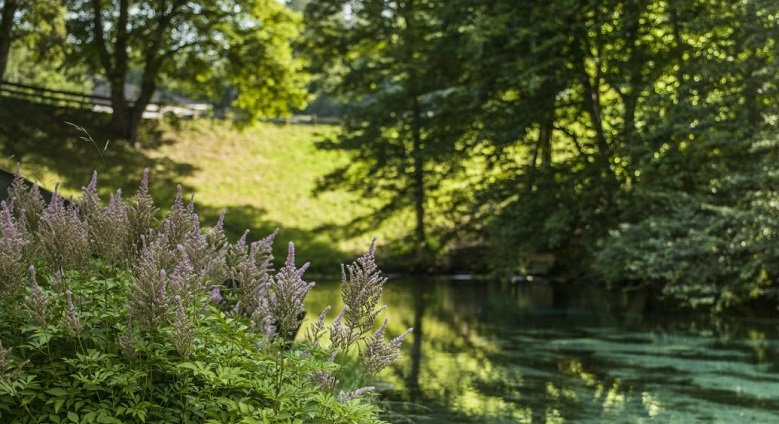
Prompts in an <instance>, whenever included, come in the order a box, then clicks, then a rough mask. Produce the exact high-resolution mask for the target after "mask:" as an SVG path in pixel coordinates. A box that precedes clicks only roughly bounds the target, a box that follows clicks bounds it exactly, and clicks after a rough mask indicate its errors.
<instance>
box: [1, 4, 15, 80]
mask: <svg viewBox="0 0 779 424" xmlns="http://www.w3.org/2000/svg"><path fill="white" fill-rule="evenodd" d="M18 8H19V4H18V3H17V2H16V0H6V2H5V4H4V5H3V10H2V14H1V15H0V81H2V80H3V77H4V76H5V69H6V67H7V66H8V55H9V53H10V52H11V42H12V41H13V27H14V14H15V13H16V10H17V9H18Z"/></svg>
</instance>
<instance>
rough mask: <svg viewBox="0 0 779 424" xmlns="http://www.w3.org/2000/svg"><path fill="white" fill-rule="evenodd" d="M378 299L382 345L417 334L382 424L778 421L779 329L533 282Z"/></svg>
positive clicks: (328, 293)
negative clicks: (384, 310) (386, 333)
mask: <svg viewBox="0 0 779 424" xmlns="http://www.w3.org/2000/svg"><path fill="white" fill-rule="evenodd" d="M337 290H338V287H337V285H336V284H319V285H318V287H317V288H316V289H315V290H314V292H316V294H314V293H313V292H312V299H311V300H312V301H313V303H309V307H310V308H312V307H313V309H312V311H316V310H318V309H317V308H320V307H324V305H325V304H326V303H327V302H328V301H329V300H330V301H331V300H332V299H334V298H336V297H337ZM383 300H384V302H385V303H387V304H388V307H389V316H390V319H391V321H390V327H389V328H390V331H391V333H392V334H391V335H395V334H399V333H400V332H402V331H403V330H404V329H405V328H407V327H410V326H413V327H414V328H415V330H414V333H413V335H412V336H411V337H409V338H408V339H407V341H406V344H405V346H404V351H403V359H402V360H401V361H400V362H399V363H398V364H397V365H396V366H394V367H393V368H391V369H388V370H386V371H385V372H384V373H383V374H382V375H381V380H382V382H380V383H379V387H380V388H381V390H382V392H383V399H384V405H383V406H384V408H385V409H387V410H388V414H387V416H386V417H385V419H387V420H390V421H392V422H416V423H447V424H452V423H470V422H476V423H649V422H659V423H685V424H686V423H698V422H700V423H742V422H746V423H776V422H779V355H778V354H777V350H778V348H779V320H765V319H763V320H755V319H748V318H743V317H740V318H739V317H729V318H725V317H716V318H715V317H712V316H709V315H693V314H689V313H685V314H680V313H676V314H670V313H662V311H660V310H658V309H659V308H657V307H654V310H653V307H652V304H651V303H650V304H647V303H646V302H645V301H646V298H645V297H643V296H642V293H627V294H625V293H609V292H605V291H603V290H598V289H595V288H591V287H587V286H579V287H576V288H565V289H561V288H559V287H553V286H552V285H551V284H548V283H544V282H537V281H536V282H521V283H516V284H512V285H501V284H497V283H491V282H463V281H445V280H430V281H390V282H389V283H388V284H387V287H386V289H385V295H384V298H383ZM333 306H334V307H337V305H333ZM777 316H779V314H777Z"/></svg>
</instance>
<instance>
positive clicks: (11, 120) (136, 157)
mask: <svg viewBox="0 0 779 424" xmlns="http://www.w3.org/2000/svg"><path fill="white" fill-rule="evenodd" d="M69 123H70V124H69ZM109 123H110V116H109V115H108V114H104V113H95V112H91V111H88V110H78V109H65V108H57V107H53V106H46V105H40V104H34V103H30V102H26V101H21V100H17V99H9V98H0V156H2V159H3V162H4V163H21V164H23V167H24V164H33V165H34V167H35V168H46V169H48V170H50V171H51V172H53V173H55V174H57V175H58V176H59V178H60V181H59V182H60V184H61V185H62V186H64V187H67V188H70V189H73V190H79V189H80V188H81V187H82V186H85V185H87V184H88V183H89V179H90V177H91V175H92V172H93V171H97V172H98V175H99V176H100V178H99V179H100V184H99V186H100V188H101V193H107V192H108V191H109V190H111V188H114V189H116V188H122V190H123V192H124V194H125V196H128V195H132V194H134V193H135V190H136V189H137V187H138V184H139V182H140V180H141V177H142V172H143V169H144V168H149V169H150V172H151V173H152V174H153V178H152V181H151V183H152V187H151V190H152V192H153V193H155V194H156V195H155V198H158V199H159V201H160V202H162V203H163V204H165V203H169V201H172V199H173V197H174V196H175V187H176V184H178V182H179V181H181V179H182V177H183V176H186V175H190V174H192V173H193V172H195V171H196V170H197V169H196V168H195V167H194V166H192V165H191V164H186V163H177V162H175V161H172V160H170V159H169V158H162V159H151V158H149V157H148V156H147V155H145V154H144V153H143V151H142V150H139V149H136V148H134V147H132V146H131V145H130V144H129V143H127V142H126V141H122V140H118V141H117V140H114V139H113V138H112V135H111V133H110V131H109ZM71 124H73V125H76V126H79V127H82V128H84V130H86V131H87V133H88V134H86V133H84V132H83V131H80V130H79V129H77V128H76V127H74V126H73V125H71ZM142 125H143V127H142V128H141V129H140V132H141V133H142V134H143V137H144V140H148V143H149V144H150V145H154V146H159V145H162V144H164V143H166V142H171V141H170V140H165V139H164V138H163V134H162V132H161V131H160V130H159V129H158V128H157V122H155V121H150V120H147V121H144V122H143V124H142ZM86 137H91V138H92V140H94V142H92V141H89V140H84V138H86ZM106 143H108V145H107V146H108V147H107V148H106ZM10 171H13V169H10ZM26 177H27V178H29V179H31V180H36V179H39V178H40V175H26ZM51 183H52V182H49V181H46V182H44V185H47V186H48V185H51ZM47 188H49V189H53V187H47ZM184 190H185V191H191V187H184Z"/></svg>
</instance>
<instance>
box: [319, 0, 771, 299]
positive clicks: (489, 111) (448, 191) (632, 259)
mask: <svg viewBox="0 0 779 424" xmlns="http://www.w3.org/2000/svg"><path fill="white" fill-rule="evenodd" d="M305 14H306V30H307V32H308V47H309V48H310V49H311V50H310V51H312V52H315V53H316V55H315V56H314V58H315V59H316V60H314V65H315V70H317V71H318V72H320V74H321V75H326V77H322V78H320V80H319V83H320V85H321V86H322V87H333V88H334V89H333V90H331V92H334V93H336V94H338V95H340V96H341V98H343V99H344V100H345V104H346V105H347V106H346V110H345V116H344V124H343V131H342V133H341V134H340V135H339V136H338V137H337V138H335V139H333V140H331V142H330V143H329V144H328V145H329V147H333V148H340V149H345V150H348V151H350V152H352V153H353V155H354V158H355V160H354V161H353V162H352V163H350V164H349V165H348V166H346V167H345V168H343V169H341V170H339V172H337V173H334V174H332V175H331V176H330V178H329V179H328V182H330V183H334V184H340V185H344V184H345V185H347V186H350V187H353V188H355V189H358V190H362V191H363V192H364V193H365V194H371V195H372V196H374V197H381V198H382V199H384V200H385V202H384V203H383V205H382V206H381V208H380V209H379V212H382V213H378V214H377V215H375V216H376V217H379V218H381V217H384V216H386V215H387V214H389V213H407V212H408V211H409V210H410V211H413V215H414V216H415V225H414V227H415V230H414V234H415V237H414V240H415V245H416V246H417V249H416V251H422V250H426V249H428V250H429V249H431V248H435V247H440V246H445V245H447V244H449V245H451V241H452V240H458V241H459V242H463V241H467V240H470V241H484V242H486V243H487V244H488V245H489V246H490V248H491V249H492V254H491V255H490V258H491V263H492V266H493V268H494V269H495V270H498V271H505V272H514V271H516V267H517V265H518V264H519V263H520V260H521V258H522V257H527V256H528V255H530V254H532V253H536V252H555V253H557V256H558V258H560V259H561V260H559V261H558V270H559V271H560V272H564V273H566V274H567V275H571V276H573V275H594V276H597V277H599V278H605V279H607V280H609V281H619V282H628V283H630V284H638V285H652V286H655V287H658V288H661V289H663V290H665V292H666V293H670V294H676V295H679V296H681V297H683V298H686V299H689V300H692V301H695V302H707V303H713V304H716V305H719V306H726V305H728V304H731V303H735V302H739V301H743V300H745V299H749V298H754V297H761V296H764V295H769V294H771V293H772V292H773V290H774V287H775V285H776V281H777V278H779V274H778V272H779V269H778V268H777V265H776V264H777V263H779V261H777V259H779V257H778V256H779V249H777V247H776V246H777V243H776V238H777V231H779V220H778V218H779V214H777V207H778V206H779V198H777V192H776V187H777V184H776V181H775V180H776V178H775V176H776V173H777V167H776V165H775V164H776V163H777V161H776V159H777V157H776V156H777V150H776V135H777V134H776V126H775V121H776V116H777V111H776V108H777V86H776V77H777V67H778V65H779V60H778V56H777V53H778V50H779V45H777V42H776V40H777V39H778V38H777V36H778V35H779V25H778V24H779V22H778V21H779V11H777V9H776V7H775V2H773V1H770V0H746V1H740V2H732V1H726V0H697V1H686V0H685V1H682V0H662V1H661V0H607V1H594V0H554V1H548V2H536V1H530V0H452V1H446V2H443V1H437V2H436V1H423V0H397V1H380V0H314V1H312V2H310V4H309V5H308V6H307V8H306V10H305ZM454 180H458V181H466V182H467V187H454V188H453V184H451V183H450V182H451V181H454ZM441 216H445V217H448V218H449V219H447V220H443V221H442V220H439V219H437V217H441ZM442 222H443V223H442ZM417 257H423V256H417Z"/></svg>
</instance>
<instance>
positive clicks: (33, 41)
mask: <svg viewBox="0 0 779 424" xmlns="http://www.w3.org/2000/svg"><path fill="white" fill-rule="evenodd" d="M64 17H65V9H64V8H63V5H62V2H61V0H0V81H2V80H3V77H4V76H5V71H6V67H7V65H8V58H9V55H10V53H11V46H12V45H13V43H14V42H15V41H17V40H24V42H25V43H27V44H29V45H34V46H35V48H34V50H38V51H45V52H47V53H48V54H51V53H52V47H53V44H55V42H56V41H57V40H58V38H60V37H62V36H64V32H65V24H64Z"/></svg>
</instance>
